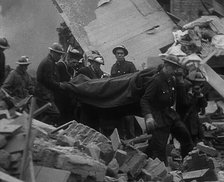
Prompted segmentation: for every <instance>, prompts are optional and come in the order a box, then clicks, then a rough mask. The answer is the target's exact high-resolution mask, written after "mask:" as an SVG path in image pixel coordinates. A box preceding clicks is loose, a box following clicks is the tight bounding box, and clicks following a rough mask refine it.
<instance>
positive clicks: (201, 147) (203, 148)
mask: <svg viewBox="0 0 224 182" xmlns="http://www.w3.org/2000/svg"><path fill="white" fill-rule="evenodd" d="M197 148H198V149H199V150H200V151H202V152H204V153H206V154H207V155H209V156H212V157H215V156H217V155H218V152H217V150H216V149H215V148H213V147H209V146H206V145H205V144H204V143H203V142H199V143H197Z"/></svg>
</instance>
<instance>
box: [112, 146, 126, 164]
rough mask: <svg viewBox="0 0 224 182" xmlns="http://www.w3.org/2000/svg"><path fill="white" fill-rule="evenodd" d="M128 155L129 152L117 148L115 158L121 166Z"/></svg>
mask: <svg viewBox="0 0 224 182" xmlns="http://www.w3.org/2000/svg"><path fill="white" fill-rule="evenodd" d="M126 157H127V152H126V151H123V150H119V149H118V150H117V151H116V152H115V155H114V158H115V159H117V162H118V164H119V166H122V165H123V163H124V162H125V160H126Z"/></svg>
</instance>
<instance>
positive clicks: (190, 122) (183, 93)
mask: <svg viewBox="0 0 224 182" xmlns="http://www.w3.org/2000/svg"><path fill="white" fill-rule="evenodd" d="M176 79H177V104H176V111H177V112H178V114H179V115H180V118H181V120H182V121H183V123H184V124H185V126H186V127H187V129H188V131H189V132H190V135H191V138H192V140H193V143H194V144H195V145H196V144H197V142H199V141H202V140H203V138H204V134H203V129H202V125H201V122H200V120H199V116H198V114H199V113H200V112H201V111H204V110H205V107H206V106H207V100H206V98H205V96H204V95H203V93H202V86H203V82H205V81H206V79H205V77H203V75H202V73H201V72H198V71H197V72H191V73H190V74H189V75H188V77H187V79H188V80H189V81H190V83H189V82H187V81H188V80H186V79H184V75H183V74H179V75H178V76H176Z"/></svg>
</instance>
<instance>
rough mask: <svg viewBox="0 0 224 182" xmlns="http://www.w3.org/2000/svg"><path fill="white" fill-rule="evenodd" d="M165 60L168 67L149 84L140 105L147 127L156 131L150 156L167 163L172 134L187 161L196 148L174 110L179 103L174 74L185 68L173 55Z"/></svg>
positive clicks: (153, 134) (150, 147) (153, 131)
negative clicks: (168, 146)
mask: <svg viewBox="0 0 224 182" xmlns="http://www.w3.org/2000/svg"><path fill="white" fill-rule="evenodd" d="M162 60H163V61H164V66H163V68H162V69H161V71H160V72H159V73H158V74H156V75H155V76H154V77H153V78H152V80H151V81H150V82H148V83H149V84H148V85H147V87H146V89H145V92H144V94H143V96H142V98H141V100H140V105H141V109H142V114H143V116H144V117H145V122H146V123H147V128H148V130H150V131H151V132H152V139H151V141H150V143H149V148H148V151H147V152H148V155H149V156H150V157H152V158H156V157H157V158H159V159H160V160H161V161H164V162H165V163H166V164H167V156H166V145H167V141H168V137H169V134H170V133H171V134H172V136H173V137H175V138H176V139H177V140H178V141H179V142H180V145H181V155H182V157H183V158H184V157H185V156H186V155H187V154H188V152H190V151H191V150H192V149H193V142H192V140H191V136H190V134H189V132H188V130H187V128H186V126H185V125H184V124H183V122H182V121H181V120H180V116H179V115H178V114H177V112H176V111H175V110H174V109H173V106H174V103H175V102H177V100H176V83H175V79H174V76H173V75H174V73H175V71H176V70H177V69H178V68H180V67H181V65H180V63H179V60H178V57H176V56H171V55H170V56H167V57H165V58H162Z"/></svg>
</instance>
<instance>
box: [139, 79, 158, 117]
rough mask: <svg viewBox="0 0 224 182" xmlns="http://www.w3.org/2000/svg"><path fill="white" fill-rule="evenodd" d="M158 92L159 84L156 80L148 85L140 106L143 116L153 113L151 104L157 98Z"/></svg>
mask: <svg viewBox="0 0 224 182" xmlns="http://www.w3.org/2000/svg"><path fill="white" fill-rule="evenodd" d="M157 91H158V83H157V81H156V80H153V81H152V82H149V83H148V86H147V87H146V89H145V93H144V95H143V96H142V98H141V100H140V106H141V111H142V114H143V116H145V115H147V114H150V113H151V103H152V102H153V100H154V99H155V97H156V93H157Z"/></svg>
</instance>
